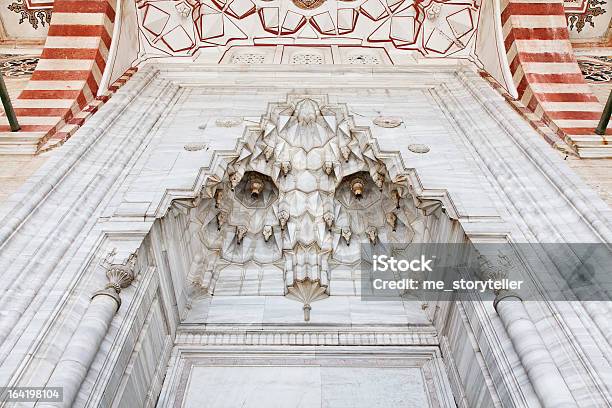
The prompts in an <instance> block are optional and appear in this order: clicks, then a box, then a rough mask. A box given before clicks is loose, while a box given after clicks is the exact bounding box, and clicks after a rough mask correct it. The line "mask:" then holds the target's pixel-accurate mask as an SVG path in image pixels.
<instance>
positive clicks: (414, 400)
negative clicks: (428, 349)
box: [183, 366, 428, 408]
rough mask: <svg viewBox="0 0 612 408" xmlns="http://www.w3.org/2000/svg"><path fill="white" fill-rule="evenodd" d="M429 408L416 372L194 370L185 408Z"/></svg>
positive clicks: (278, 368) (281, 368)
mask: <svg viewBox="0 0 612 408" xmlns="http://www.w3.org/2000/svg"><path fill="white" fill-rule="evenodd" d="M427 405H428V398H427V395H426V393H425V388H424V384H423V378H422V375H421V370H420V369H418V368H414V367H405V368H376V367H347V368H344V367H321V366H315V367H307V366H297V367H296V366H270V367H249V366H232V367H219V366H214V367H202V366H196V367H193V368H192V370H191V374H190V379H189V383H188V386H187V391H186V395H185V399H184V400H183V406H184V407H193V408H195V407H202V406H206V407H210V408H233V407H245V408H259V407H270V408H287V407H291V408H389V407H410V408H421V407H425V406H427Z"/></svg>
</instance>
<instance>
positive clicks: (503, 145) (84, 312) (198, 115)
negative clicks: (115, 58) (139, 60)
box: [0, 63, 612, 408]
mask: <svg viewBox="0 0 612 408" xmlns="http://www.w3.org/2000/svg"><path fill="white" fill-rule="evenodd" d="M428 70H430V71H431V72H433V73H434V74H432V75H426V76H424V75H423V67H422V66H417V67H405V66H379V67H377V66H368V67H353V68H352V69H351V70H346V69H345V68H343V67H340V66H333V65H329V66H323V67H321V66H319V67H316V68H313V67H312V66H307V65H302V66H291V65H284V66H280V65H279V66H271V65H268V66H260V67H255V68H254V67H237V66H232V65H197V64H194V65H192V64H180V63H177V64H172V63H164V64H162V63H159V64H150V65H147V66H145V67H143V68H142V69H139V70H138V72H137V73H136V74H135V75H134V76H133V78H132V79H131V80H130V81H129V82H128V83H127V84H126V85H125V86H124V87H122V88H121V89H120V90H119V91H118V92H117V93H116V94H115V95H114V96H113V97H112V98H111V99H110V100H109V102H108V103H107V104H105V105H104V106H103V107H102V108H101V109H100V111H99V113H97V114H96V115H94V116H93V117H92V118H91V119H89V120H88V121H87V122H86V124H85V125H84V126H83V127H82V128H81V129H80V130H79V131H78V132H77V134H76V135H75V136H74V137H72V138H71V139H70V140H68V142H67V143H66V144H65V145H64V146H63V147H62V148H61V149H59V150H58V151H57V155H56V156H54V157H52V158H51V159H49V161H48V162H47V163H46V164H45V166H44V167H43V168H41V170H40V171H39V172H38V173H37V174H36V175H34V177H33V178H32V179H30V181H29V182H28V184H27V185H25V186H24V187H23V189H22V190H20V192H19V193H18V194H17V195H15V196H13V198H12V201H11V202H10V203H9V204H8V206H7V207H6V208H5V209H3V210H0V211H3V212H1V213H0V215H1V216H2V222H1V223H0V276H2V277H3V278H4V282H5V286H4V287H3V288H2V291H1V292H0V311H1V312H2V313H0V340H1V341H0V384H7V385H10V386H39V387H43V386H51V385H58V386H62V387H64V397H65V398H64V401H63V402H62V403H43V402H42V401H41V402H38V403H35V404H34V405H35V406H36V407H49V408H50V407H55V408H57V407H58V406H65V407H67V406H75V407H93V406H104V407H107V406H108V407H113V406H115V407H141V406H142V407H153V406H157V407H173V406H202V405H203V404H204V403H205V404H207V406H213V407H227V406H232V407H233V406H236V405H237V406H241V405H243V406H247V407H257V408H259V407H260V406H261V402H262V401H263V402H265V403H266V406H274V405H273V404H274V403H276V404H278V405H282V407H287V406H290V407H291V406H299V404H300V401H302V400H301V399H300V398H301V397H303V398H304V401H308V402H312V403H311V404H310V405H309V408H310V406H314V407H316V408H319V407H338V406H340V407H342V406H351V407H353V406H359V405H358V404H362V405H364V406H367V407H368V408H372V407H376V406H378V407H384V408H387V407H388V406H395V405H402V404H403V405H405V406H414V407H422V406H430V407H461V408H464V407H469V408H472V407H476V408H485V407H486V408H488V407H506V406H511V407H540V406H541V407H547V408H548V407H555V408H557V407H578V406H579V407H581V408H583V407H589V408H599V407H601V406H606V404H607V403H608V402H609V401H610V399H611V398H610V395H611V393H612V389H610V384H609V381H607V379H608V378H610V375H611V372H612V371H611V369H610V360H611V357H610V356H612V345H611V342H612V340H611V339H612V336H611V333H612V328H611V327H610V325H609V319H608V318H607V317H608V316H609V313H610V302H581V301H573V302H566V301H560V302H552V301H541V302H535V301H525V302H523V301H521V299H519V298H517V297H516V296H515V297H512V296H508V295H507V294H506V295H505V296H504V297H498V298H497V301H496V302H495V304H494V303H493V302H492V301H491V299H490V298H489V299H486V298H484V297H483V298H480V297H476V298H474V299H472V300H465V299H456V300H454V301H448V300H447V299H446V298H445V299H432V300H428V301H427V302H421V301H408V300H406V299H392V300H387V301H375V300H367V299H362V298H361V297H360V290H359V289H360V288H359V282H360V279H359V271H358V270H357V268H355V263H356V262H357V261H358V260H359V250H358V248H360V247H365V248H371V247H372V246H377V245H383V243H385V242H391V243H393V242H405V243H406V244H407V245H411V244H416V243H419V242H465V241H466V240H469V241H470V242H472V243H473V244H474V245H484V244H485V243H490V242H497V243H506V244H511V245H509V247H513V245H514V244H515V243H520V242H523V243H537V242H557V243H571V242H575V240H579V241H581V242H594V243H606V242H611V241H612V227H611V223H610V219H609V208H608V207H607V206H606V205H605V204H604V203H603V202H602V201H601V199H600V198H599V197H598V196H597V194H596V193H594V192H593V191H592V190H590V189H589V188H588V187H587V186H586V185H585V184H584V183H583V182H581V181H580V180H578V179H577V177H576V176H575V175H574V174H573V173H572V172H571V170H570V169H568V167H567V166H566V165H565V163H564V162H563V160H562V159H561V158H557V157H556V156H551V155H550V150H549V149H550V147H549V146H548V145H546V144H545V143H544V142H543V141H542V140H541V139H540V138H539V137H538V135H537V134H535V133H534V130H533V129H531V128H530V127H529V125H528V124H526V123H524V122H523V121H522V120H521V119H520V117H519V116H517V114H516V113H515V112H514V111H513V110H512V109H511V108H510V107H509V106H508V105H507V104H506V103H505V101H504V100H503V99H502V98H501V97H499V95H498V94H496V93H495V91H494V90H493V89H491V88H490V86H489V85H488V84H487V83H485V82H484V81H483V79H482V78H481V77H480V76H479V75H478V73H477V72H474V71H473V70H472V69H471V68H470V67H469V66H462V65H448V64H439V65H435V66H434V67H431V66H429V67H428ZM501 118H503V120H500V119H501ZM424 124H426V125H424ZM551 208H554V209H555V211H554V213H551V210H550V209H551ZM516 252H517V253H513V256H515V257H516V258H518V259H519V260H520V261H521V262H522V263H523V264H524V265H526V268H527V267H528V268H529V269H530V270H531V269H533V270H536V269H537V270H539V271H543V272H542V273H544V274H545V275H543V276H550V277H554V276H556V274H557V273H558V271H557V269H556V266H555V264H554V262H552V261H551V260H550V259H548V258H546V257H542V258H538V259H531V258H526V257H521V254H520V253H518V251H516ZM109 254H110V255H109ZM525 279H535V278H534V277H532V276H531V275H526V277H525ZM389 373H391V374H389ZM364 378H365V379H366V380H364ZM237 384H239V386H238V385H237ZM353 384H357V386H354V385H353ZM400 386H401V387H400ZM204 397H206V401H203V398H204ZM343 404H344V405H343Z"/></svg>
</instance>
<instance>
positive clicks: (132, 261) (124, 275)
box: [91, 250, 136, 310]
mask: <svg viewBox="0 0 612 408" xmlns="http://www.w3.org/2000/svg"><path fill="white" fill-rule="evenodd" d="M114 255H115V250H112V251H111V252H110V253H109V254H108V255H107V257H106V258H105V259H104V260H103V261H102V264H101V265H102V267H103V268H105V269H106V277H107V278H108V283H107V284H106V285H105V286H104V289H101V290H98V291H96V292H94V294H93V295H92V296H91V299H92V300H93V299H94V298H95V297H96V296H109V297H111V298H112V299H113V300H114V301H115V302H117V310H119V307H120V306H121V297H120V296H119V294H120V293H121V289H125V288H127V287H128V286H130V284H131V283H132V281H133V280H134V277H135V274H134V267H135V265H136V253H132V254H130V256H128V258H127V259H126V260H125V261H124V262H123V263H120V264H118V263H117V264H116V263H111V262H110V259H112V257H114Z"/></svg>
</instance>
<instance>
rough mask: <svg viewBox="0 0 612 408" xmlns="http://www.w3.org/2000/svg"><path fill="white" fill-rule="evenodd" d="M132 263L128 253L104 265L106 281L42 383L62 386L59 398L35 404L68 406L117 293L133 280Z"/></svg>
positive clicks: (114, 305)
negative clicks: (122, 259)
mask: <svg viewBox="0 0 612 408" xmlns="http://www.w3.org/2000/svg"><path fill="white" fill-rule="evenodd" d="M135 262H136V255H135V254H132V255H130V257H129V258H128V260H127V261H126V262H125V263H124V264H114V265H110V266H109V267H108V268H107V270H106V276H107V277H108V281H109V282H108V283H107V284H106V286H105V287H104V289H102V290H99V291H97V292H95V293H94V294H93V296H92V297H91V302H90V304H89V306H88V307H87V311H86V312H85V315H84V316H83V318H82V319H81V322H80V323H79V325H78V326H77V329H76V331H75V332H74V334H73V335H72V338H71V339H70V342H69V343H68V346H67V347H66V349H65V350H64V354H63V355H62V357H61V359H60V361H59V362H58V363H57V365H56V366H55V370H53V373H52V374H51V378H50V379H49V381H48V383H47V385H46V386H47V387H61V388H63V401H62V402H54V403H50V402H45V403H40V404H37V405H36V406H37V407H45V408H51V407H53V408H57V407H70V406H72V403H73V402H74V399H75V398H76V396H77V394H78V392H79V389H80V388H81V384H82V383H83V381H84V380H85V377H86V376H87V372H88V371H89V367H90V366H91V363H92V362H93V360H94V358H95V357H96V354H97V353H98V350H99V348H100V344H101V343H102V340H104V337H105V336H106V332H107V331H108V328H109V327H110V324H111V321H112V320H113V317H114V316H115V313H117V310H119V307H120V306H121V298H120V297H119V293H120V292H121V289H124V288H127V287H128V286H129V285H130V283H132V281H133V280H134V264H135Z"/></svg>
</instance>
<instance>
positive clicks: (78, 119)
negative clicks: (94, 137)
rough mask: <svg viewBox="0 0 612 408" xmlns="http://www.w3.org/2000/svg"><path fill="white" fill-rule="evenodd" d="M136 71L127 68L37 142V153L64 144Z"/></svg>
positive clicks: (134, 68)
mask: <svg viewBox="0 0 612 408" xmlns="http://www.w3.org/2000/svg"><path fill="white" fill-rule="evenodd" d="M136 71H138V68H137V67H133V68H129V69H128V70H127V71H125V73H124V74H123V75H121V76H120V77H119V78H118V79H117V80H116V81H115V82H113V84H112V85H110V86H109V87H108V90H107V91H105V92H104V93H103V94H102V95H100V96H96V97H95V98H94V100H93V101H91V102H89V103H88V104H87V105H86V106H85V107H84V108H83V109H82V110H81V111H80V112H78V113H76V114H74V116H73V117H72V118H70V119H69V120H68V121H67V123H66V124H65V125H63V126H62V127H60V128H59V130H58V131H56V132H55V133H53V134H52V135H50V136H49V137H47V138H46V140H44V141H43V142H41V143H39V144H38V148H37V153H43V152H46V151H49V150H51V149H53V148H56V147H59V146H61V145H63V144H64V142H65V141H66V140H68V139H69V138H70V137H71V136H72V135H73V134H74V133H75V132H76V131H77V130H78V129H79V128H80V127H81V126H82V125H83V124H84V123H85V121H86V120H87V119H89V118H90V117H91V115H93V114H94V113H96V112H97V111H98V109H100V107H102V105H104V104H105V103H106V102H107V101H108V100H109V99H110V97H111V96H112V94H114V93H115V92H116V91H117V90H118V89H119V88H121V87H122V86H123V85H124V84H125V83H126V82H127V81H128V80H129V79H130V78H131V77H132V75H134V74H135V73H136Z"/></svg>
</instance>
